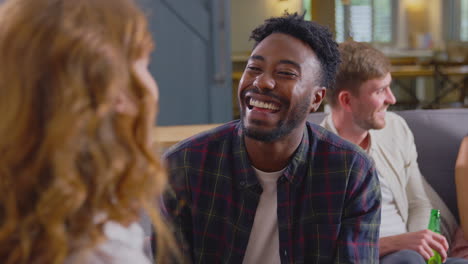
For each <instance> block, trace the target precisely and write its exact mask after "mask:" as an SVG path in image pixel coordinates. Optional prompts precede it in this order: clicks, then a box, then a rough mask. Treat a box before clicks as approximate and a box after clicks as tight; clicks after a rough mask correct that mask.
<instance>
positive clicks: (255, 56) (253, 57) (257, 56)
mask: <svg viewBox="0 0 468 264" xmlns="http://www.w3.org/2000/svg"><path fill="white" fill-rule="evenodd" d="M249 60H261V61H265V58H264V57H263V56H260V55H252V56H250V58H249Z"/></svg>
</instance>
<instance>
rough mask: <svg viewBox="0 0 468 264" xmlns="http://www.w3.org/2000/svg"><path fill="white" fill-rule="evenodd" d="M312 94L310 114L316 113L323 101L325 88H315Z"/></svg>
mask: <svg viewBox="0 0 468 264" xmlns="http://www.w3.org/2000/svg"><path fill="white" fill-rule="evenodd" d="M314 89H315V90H314V91H313V94H312V100H310V113H312V112H315V111H317V109H318V108H319V106H320V104H321V103H322V101H323V99H324V98H325V94H326V90H327V89H326V88H325V87H316V88H314Z"/></svg>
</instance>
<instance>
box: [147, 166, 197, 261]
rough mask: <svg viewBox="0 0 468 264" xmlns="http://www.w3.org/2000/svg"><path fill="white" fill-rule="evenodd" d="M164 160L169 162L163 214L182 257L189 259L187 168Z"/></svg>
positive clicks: (190, 243)
mask: <svg viewBox="0 0 468 264" xmlns="http://www.w3.org/2000/svg"><path fill="white" fill-rule="evenodd" d="M166 161H167V162H168V164H169V163H170V164H171V165H170V166H168V168H170V169H169V170H168V177H169V182H170V184H169V187H168V190H167V191H166V193H165V194H164V195H163V206H162V207H163V214H164V215H165V216H166V217H167V219H168V220H169V224H170V227H171V228H172V229H173V231H174V236H175V238H176V240H177V243H178V246H179V249H180V252H181V254H182V258H183V259H186V260H190V259H193V255H192V254H193V251H192V248H193V247H192V241H193V232H192V228H191V227H192V214H191V206H190V192H189V190H190V189H189V187H188V184H187V181H188V176H187V169H186V168H185V167H184V166H183V164H181V163H178V162H176V161H175V160H173V159H167V160H166ZM156 235H157V234H156Z"/></svg>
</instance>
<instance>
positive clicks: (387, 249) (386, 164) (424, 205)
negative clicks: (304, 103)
mask: <svg viewBox="0 0 468 264" xmlns="http://www.w3.org/2000/svg"><path fill="white" fill-rule="evenodd" d="M339 50H340V54H341V60H342V63H341V65H340V67H339V70H338V73H337V77H336V87H335V89H333V90H331V91H330V93H328V94H327V100H328V102H329V103H330V106H331V109H332V111H331V114H330V115H328V116H327V117H326V118H325V119H324V121H323V122H322V126H324V127H325V128H327V129H329V130H330V131H332V132H335V133H337V134H338V135H340V136H342V137H343V138H345V139H347V140H349V141H351V142H353V143H355V144H356V145H358V146H360V147H361V148H362V149H363V150H365V151H366V152H367V153H368V154H369V156H370V157H372V158H373V159H374V161H375V164H376V168H377V171H378V177H379V179H380V186H381V192H382V216H381V219H382V222H381V226H380V237H381V238H380V241H379V242H380V245H379V246H380V250H379V252H380V257H381V258H380V263H383V264H386V263H388V264H391V263H421V264H423V263H426V260H427V259H429V258H430V257H431V256H432V255H433V250H436V251H438V252H439V253H440V255H441V256H442V258H443V261H446V260H447V262H446V263H451V264H454V263H467V262H465V261H463V260H460V259H453V258H448V259H447V250H448V243H447V240H446V239H445V237H444V236H442V235H440V234H437V233H434V232H432V231H429V230H427V226H428V223H429V217H430V212H431V208H432V207H434V208H438V209H441V210H442V211H443V212H447V213H448V212H449V210H448V209H446V206H445V204H443V202H442V200H441V199H440V198H439V197H438V196H437V194H436V193H435V192H434V191H433V190H432V188H431V187H430V186H429V185H428V184H427V182H426V181H425V180H424V179H423V177H422V175H421V172H420V171H419V167H418V163H417V153H416V146H415V144H414V138H413V134H412V133H411V130H410V129H409V127H408V125H407V124H406V122H405V121H404V119H403V118H401V117H400V116H398V115H396V114H394V113H390V112H388V113H387V109H388V107H389V106H390V105H393V104H395V102H396V99H395V96H394V95H393V93H392V90H391V89H390V84H391V81H392V77H391V74H390V62H389V60H388V59H387V58H386V57H385V55H384V54H383V53H381V52H380V51H378V50H376V49H374V48H373V47H372V46H370V45H369V44H366V43H359V42H354V41H346V42H344V43H341V44H340V46H339ZM426 192H427V193H431V198H432V200H430V199H429V197H428V195H427V193H426ZM431 204H433V205H431Z"/></svg>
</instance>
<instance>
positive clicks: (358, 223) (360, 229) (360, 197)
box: [335, 158, 381, 263]
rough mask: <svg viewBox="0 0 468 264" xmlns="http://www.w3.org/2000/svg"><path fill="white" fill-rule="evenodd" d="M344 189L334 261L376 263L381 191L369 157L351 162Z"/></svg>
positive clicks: (377, 259)
mask: <svg viewBox="0 0 468 264" xmlns="http://www.w3.org/2000/svg"><path fill="white" fill-rule="evenodd" d="M347 193H348V195H347V196H346V201H345V207H344V208H343V217H342V221H341V230H340V234H339V238H338V241H339V242H338V245H337V247H338V248H337V254H336V258H335V263H378V262H379V249H378V241H379V228H380V207H381V193H380V185H379V180H378V177H377V173H376V170H375V168H374V163H373V162H371V161H370V159H365V158H362V159H358V160H357V161H356V162H354V165H352V167H351V169H350V176H349V184H348V189H347Z"/></svg>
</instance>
